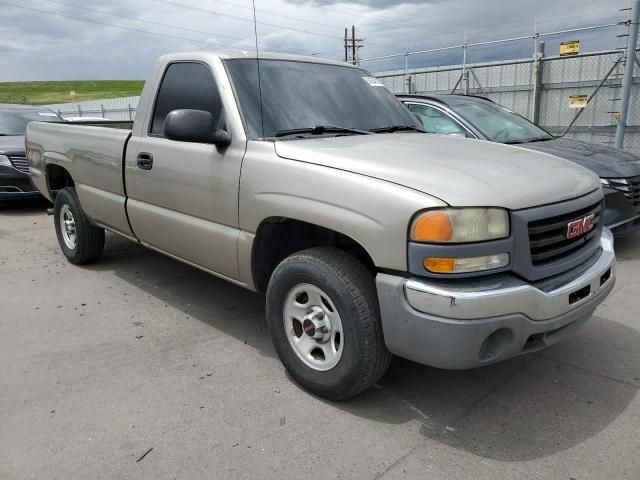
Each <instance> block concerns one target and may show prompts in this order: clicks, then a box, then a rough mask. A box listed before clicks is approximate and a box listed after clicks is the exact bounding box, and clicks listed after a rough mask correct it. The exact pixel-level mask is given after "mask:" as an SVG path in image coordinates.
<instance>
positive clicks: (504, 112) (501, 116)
mask: <svg viewBox="0 0 640 480" xmlns="http://www.w3.org/2000/svg"><path fill="white" fill-rule="evenodd" d="M452 106H453V108H454V110H455V111H456V112H457V113H458V114H459V115H460V116H461V117H462V118H464V119H465V120H467V121H468V122H469V123H470V124H472V125H473V126H474V127H475V128H476V129H478V130H479V131H480V132H481V133H482V134H483V135H484V136H485V137H487V138H488V139H489V140H491V141H494V142H499V143H510V144H514V143H526V142H533V141H540V140H551V139H552V138H553V137H552V136H551V135H550V134H549V133H547V132H545V131H544V130H543V129H541V128H540V127H538V126H537V125H535V124H533V123H531V122H530V121H529V120H527V119H526V118H523V117H521V116H520V115H518V114H516V113H513V112H512V111H511V110H509V109H507V108H504V107H502V106H500V105H497V104H495V103H491V102H460V103H456V104H454V105H452Z"/></svg>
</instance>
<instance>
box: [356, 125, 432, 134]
mask: <svg viewBox="0 0 640 480" xmlns="http://www.w3.org/2000/svg"><path fill="white" fill-rule="evenodd" d="M408 130H411V131H415V132H420V133H426V132H425V131H424V130H423V129H421V128H418V127H414V126H412V125H388V126H386V127H380V128H372V129H371V130H369V131H370V132H373V133H393V132H406V131H408Z"/></svg>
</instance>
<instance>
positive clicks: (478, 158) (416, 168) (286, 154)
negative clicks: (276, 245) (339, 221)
mask: <svg viewBox="0 0 640 480" xmlns="http://www.w3.org/2000/svg"><path fill="white" fill-rule="evenodd" d="M275 149H276V153H277V154H278V156H280V157H283V158H287V159H291V160H298V161H302V162H308V163H314V164H317V165H324V166H327V167H331V168H337V169H341V170H346V171H349V172H354V173H358V174H361V175H366V176H369V177H374V178H378V179H381V180H386V181H389V182H393V183H396V184H399V185H403V186H405V187H409V188H412V189H414V190H418V191H421V192H424V193H426V194H428V195H431V196H435V197H437V198H439V199H441V200H443V201H444V202H446V203H448V204H449V205H452V206H496V207H504V208H509V209H513V210H516V209H521V208H529V207H534V206H538V205H544V204H549V203H554V202H561V201H563V200H569V199H572V198H576V197H579V196H581V195H585V194H587V193H589V192H592V191H593V190H595V189H597V188H599V187H600V181H599V179H598V177H597V176H596V175H594V174H593V173H592V172H590V171H588V170H586V169H584V168H582V167H580V166H578V165H575V164H573V163H571V162H568V161H566V160H562V159H559V158H557V157H554V156H551V155H547V154H544V153H539V152H533V151H531V150H527V149H524V148H516V147H511V146H507V145H501V144H498V143H490V142H485V141H480V140H470V139H465V138H456V137H451V136H440V135H429V134H420V133H393V134H378V135H375V136H374V135H357V136H356V135H354V136H343V137H328V138H318V139H305V140H281V141H276V142H275Z"/></svg>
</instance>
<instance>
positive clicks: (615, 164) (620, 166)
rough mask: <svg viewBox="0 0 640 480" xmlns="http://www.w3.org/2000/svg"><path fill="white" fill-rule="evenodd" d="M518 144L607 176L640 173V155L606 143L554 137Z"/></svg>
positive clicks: (635, 174) (636, 174)
mask: <svg viewBox="0 0 640 480" xmlns="http://www.w3.org/2000/svg"><path fill="white" fill-rule="evenodd" d="M518 146H520V147H523V148H529V149H531V150H537V151H538V152H545V153H550V154H551V155H556V156H558V157H560V158H565V159H567V160H571V161H572V162H576V163H577V164H578V165H582V166H583V167H586V168H588V169H589V170H591V171H593V172H595V173H596V174H597V175H599V176H601V177H605V178H615V177H635V176H638V175H640V157H637V156H635V155H632V154H630V153H628V152H623V151H622V150H618V149H616V148H611V147H607V146H604V145H596V144H594V143H587V142H581V141H579V140H571V139H569V138H554V139H553V140H547V141H543V142H531V143H523V144H520V145H518Z"/></svg>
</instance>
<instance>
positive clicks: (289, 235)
mask: <svg viewBox="0 0 640 480" xmlns="http://www.w3.org/2000/svg"><path fill="white" fill-rule="evenodd" d="M322 246H326V247H334V248H337V249H339V250H342V251H345V252H347V253H349V254H351V255H353V256H354V257H355V258H356V259H358V260H359V261H360V262H361V263H362V264H363V265H364V266H365V267H366V268H367V269H368V270H369V271H371V272H372V273H374V272H375V271H376V264H375V261H374V260H373V256H372V255H371V253H370V252H369V251H367V249H366V248H365V247H364V245H363V244H362V242H360V241H358V240H357V239H355V238H353V237H352V236H350V235H347V234H345V233H343V232H339V231H337V230H335V229H332V228H328V227H325V226H322V225H318V224H315V223H310V222H305V221H303V220H298V219H295V218H290V217H282V216H273V217H268V218H265V219H263V220H262V221H261V222H260V224H259V225H258V228H257V229H256V234H255V237H254V240H253V245H252V248H251V274H252V280H253V284H254V287H255V289H256V290H257V291H260V292H265V291H266V289H267V285H268V283H269V279H270V278H271V275H272V274H273V271H274V270H275V268H276V267H277V266H278V264H279V263H280V262H281V261H282V260H284V259H285V258H286V257H288V256H289V255H291V254H293V253H296V252H299V251H302V250H306V249H308V248H313V247H322Z"/></svg>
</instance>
